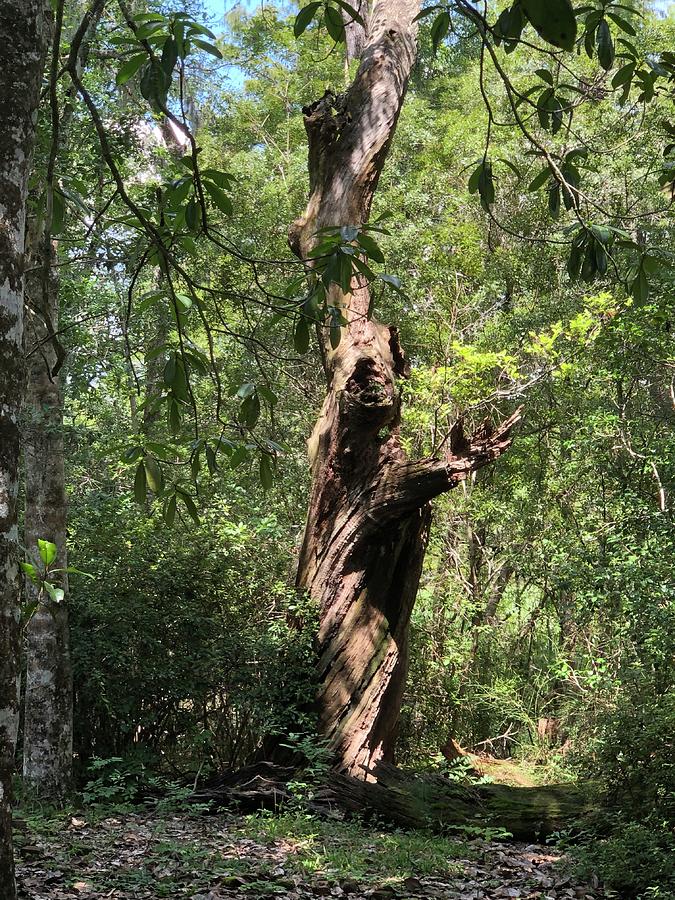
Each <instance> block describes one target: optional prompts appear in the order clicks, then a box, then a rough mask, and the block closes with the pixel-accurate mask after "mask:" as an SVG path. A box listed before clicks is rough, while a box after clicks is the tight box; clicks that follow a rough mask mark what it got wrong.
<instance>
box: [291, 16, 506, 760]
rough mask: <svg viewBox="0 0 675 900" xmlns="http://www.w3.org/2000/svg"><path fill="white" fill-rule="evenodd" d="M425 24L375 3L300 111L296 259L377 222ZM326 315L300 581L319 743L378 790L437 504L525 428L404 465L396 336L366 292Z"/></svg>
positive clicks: (483, 432) (459, 436)
mask: <svg viewBox="0 0 675 900" xmlns="http://www.w3.org/2000/svg"><path fill="white" fill-rule="evenodd" d="M418 11H419V2H412V0H407V2H404V0H397V2H391V0H389V2H384V0H380V2H378V3H375V4H374V8H373V10H372V14H371V16H370V18H369V22H368V35H367V39H366V44H365V48H364V50H363V53H362V56H361V61H360V65H359V68H358V71H357V74H356V76H355V79H354V81H353V83H352V85H351V87H350V88H349V90H348V91H347V93H346V94H345V95H343V96H340V97H337V96H335V95H334V94H332V93H330V92H327V93H326V94H325V95H324V97H323V98H321V99H320V100H318V101H317V102H316V103H314V104H312V105H311V106H309V107H306V108H305V110H304V114H305V127H306V131H307V136H308V144H309V179H310V197H309V201H308V205H307V208H306V210H305V212H304V214H303V215H302V216H301V217H300V218H299V219H298V220H297V221H296V222H295V223H294V224H293V226H292V227H291V229H290V231H289V242H290V244H291V247H292V248H293V250H294V251H295V252H296V253H297V254H298V255H299V256H300V257H301V258H304V259H307V258H308V254H309V252H310V251H311V249H312V246H313V244H314V242H315V232H316V230H317V229H319V228H322V227H325V226H338V225H339V226H342V225H357V226H360V225H362V224H363V223H365V222H366V221H367V219H368V215H369V212H370V206H371V202H372V198H373V194H374V191H375V189H376V186H377V182H378V179H379V176H380V173H381V171H382V167H383V165H384V161H385V158H386V156H387V152H388V149H389V146H390V143H391V140H392V137H393V134H394V130H395V127H396V123H397V120H398V116H399V113H400V110H401V106H402V104H403V100H404V97H405V93H406V88H407V84H408V78H409V75H410V71H411V68H412V65H413V62H414V58H415V41H416V25H415V23H414V22H413V19H414V17H415V15H416V14H417V12H418ZM330 303H331V304H332V305H339V306H340V307H341V308H342V309H343V312H344V316H345V318H346V319H347V321H348V325H347V326H345V327H344V328H343V329H342V339H341V341H340V343H339V345H338V347H337V348H335V349H333V348H331V346H330V344H329V343H328V342H326V341H325V340H324V342H323V357H324V360H325V369H326V377H327V381H328V394H327V396H326V399H325V402H324V405H323V409H322V411H321V414H320V417H319V420H318V422H317V424H316V427H315V429H314V432H313V434H312V437H311V438H310V441H309V452H310V461H311V466H312V473H313V485H312V491H311V498H310V504H309V513H308V518H307V524H306V530H305V536H304V542H303V547H302V551H301V556H300V562H299V569H298V578H297V581H298V585H299V587H301V588H303V589H306V590H307V591H309V593H310V594H311V596H312V597H313V598H314V599H315V600H316V602H317V603H318V605H319V609H320V627H319V633H318V648H319V681H320V687H319V697H318V703H319V716H320V727H321V730H322V732H323V733H324V735H325V736H326V737H327V739H328V744H329V747H330V748H331V750H332V751H333V753H334V754H335V758H336V763H337V765H338V766H339V767H340V768H342V769H344V770H346V771H347V772H349V773H352V774H354V775H357V776H358V777H369V775H368V773H369V772H370V771H371V770H372V769H373V767H374V766H375V765H376V764H377V763H378V762H380V761H385V762H389V761H391V760H392V758H393V750H394V743H395V738H396V731H397V726H398V718H399V711H400V705H401V697H402V691H403V686H404V680H405V674H406V669H407V654H408V631H409V623H410V615H411V612H412V608H413V603H414V600H415V594H416V591H417V586H418V582H419V577H420V571H421V568H422V562H423V559H424V553H425V549H426V541H427V535H428V530H429V523H430V518H431V508H430V505H429V501H430V500H432V498H433V497H435V496H437V495H438V494H441V493H443V492H444V491H447V490H449V489H450V488H452V487H453V486H454V485H456V484H458V483H459V482H460V481H461V480H462V479H463V478H465V477H466V475H467V473H468V472H470V471H473V470H474V469H476V468H478V467H480V466H482V465H485V464H486V463H488V462H489V461H491V460H492V459H494V458H496V457H497V456H499V454H500V453H502V452H503V451H504V450H505V449H506V447H507V446H508V443H509V437H508V435H509V430H510V428H511V427H512V425H513V424H514V422H515V421H516V418H517V416H516V417H513V418H512V419H511V420H509V421H508V422H506V423H504V425H503V426H502V427H500V428H499V429H497V430H496V431H494V432H492V431H491V430H490V428H489V427H487V426H485V427H484V428H482V429H480V430H479V432H478V433H477V434H475V435H474V436H473V437H472V438H466V437H465V436H464V434H463V431H462V428H461V425H457V426H456V427H455V428H454V429H453V433H452V434H451V436H450V439H449V442H448V448H447V451H446V453H445V454H444V455H443V457H442V458H441V457H439V458H434V459H424V460H418V461H410V460H407V459H406V458H405V454H404V453H403V450H402V448H401V444H400V436H399V422H400V386H399V384H400V379H401V378H403V377H405V375H406V371H407V363H406V360H405V356H404V353H403V350H402V348H401V346H400V344H399V340H398V334H397V331H396V329H395V328H393V327H387V326H385V325H383V324H381V323H379V322H377V321H375V320H373V319H369V318H368V310H369V306H370V295H369V291H368V289H367V287H365V286H364V285H363V283H361V282H357V281H356V280H354V281H353V282H352V285H351V292H350V293H349V294H347V295H343V294H342V293H340V292H339V290H338V289H337V288H336V287H334V288H333V289H332V292H331V296H330Z"/></svg>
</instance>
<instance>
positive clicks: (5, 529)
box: [0, 0, 48, 900]
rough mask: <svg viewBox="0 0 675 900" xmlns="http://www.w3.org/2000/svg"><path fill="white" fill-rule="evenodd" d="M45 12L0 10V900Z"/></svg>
mask: <svg viewBox="0 0 675 900" xmlns="http://www.w3.org/2000/svg"><path fill="white" fill-rule="evenodd" d="M47 10H48V7H47V6H45V5H43V3H42V0H2V3H0V900H14V897H15V896H16V888H15V884H14V862H13V854H12V813H11V809H12V803H11V800H12V790H11V789H12V771H13V768H14V749H15V742H16V723H17V718H18V714H19V681H18V679H19V659H18V657H19V619H20V616H19V586H20V577H19V565H18V532H17V492H18V478H19V413H20V409H21V401H22V393H23V380H24V378H23V289H24V278H23V271H24V241H25V224H26V195H27V189H28V174H29V171H30V160H31V153H32V150H33V143H34V138H35V119H36V110H37V104H38V93H39V87H40V80H41V77H42V67H43V62H44V54H45V49H46V38H47V23H48V12H47Z"/></svg>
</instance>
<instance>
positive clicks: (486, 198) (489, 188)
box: [478, 160, 495, 209]
mask: <svg viewBox="0 0 675 900" xmlns="http://www.w3.org/2000/svg"><path fill="white" fill-rule="evenodd" d="M478 193H479V194H480V202H481V206H482V207H483V209H489V207H490V206H492V204H493V203H494V202H495V183H494V181H493V179H492V164H491V163H490V161H489V160H485V162H484V163H483V167H482V169H481V173H480V177H479V179H478Z"/></svg>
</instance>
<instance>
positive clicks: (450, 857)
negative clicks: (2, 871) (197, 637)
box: [16, 808, 616, 900]
mask: <svg viewBox="0 0 675 900" xmlns="http://www.w3.org/2000/svg"><path fill="white" fill-rule="evenodd" d="M487 837H490V835H489V834H487V835H486V834H483V835H482V836H481V837H480V838H472V836H471V835H462V836H452V837H444V836H438V835H433V834H430V833H427V832H421V831H417V832H404V831H398V830H395V831H391V830H389V829H384V828H377V827H374V826H373V825H372V824H371V825H364V824H361V823H358V822H354V821H352V822H345V821H341V820H335V821H333V820H327V819H319V818H314V817H310V816H307V815H305V814H302V813H290V812H289V813H285V814H280V815H271V814H269V815H264V814H258V815H255V816H236V815H233V814H231V813H219V814H217V815H203V814H202V815H195V814H194V813H192V812H190V811H189V810H187V811H186V810H183V809H178V810H173V811H167V810H164V811H162V810H153V811H143V812H141V811H139V810H138V809H136V810H131V809H116V810H110V809H108V810H103V809H100V808H98V809H96V810H87V811H86V812H83V813H77V814H74V813H72V812H70V813H68V814H67V815H65V814H60V815H58V814H53V815H48V814H46V813H44V812H40V813H39V814H37V813H35V812H30V811H24V812H20V813H19V816H18V821H17V832H16V839H17V841H16V842H17V877H18V883H19V888H20V897H21V898H23V900H66V898H76V897H77V898H80V900H102V898H117V900H131V898H133V900H155V898H191V900H220V898H233V897H238V898H248V900H256V898H274V897H277V898H288V900H309V898H315V897H328V898H330V897H346V898H348V900H362V898H371V900H402V898H411V900H417V898H419V900H422V898H430V900H441V898H444V900H445V898H447V900H460V898H461V900H503V898H516V900H517V898H522V900H535V898H537V900H563V898H564V900H568V898H572V900H574V898H578V900H595V898H600V897H609V896H611V895H610V894H609V893H608V892H603V891H602V890H601V889H600V888H598V887H597V886H595V887H594V886H591V885H588V884H583V883H581V882H580V881H579V880H578V879H576V878H575V877H574V876H573V875H572V874H571V870H570V866H569V864H568V861H567V860H566V859H565V857H564V856H563V854H562V853H559V852H557V851H555V850H553V849H551V848H550V847H547V846H545V845H538V844H530V845H526V844H522V843H512V842H502V841H497V840H494V839H493V840H487V839H486V838H487ZM614 896H616V895H614Z"/></svg>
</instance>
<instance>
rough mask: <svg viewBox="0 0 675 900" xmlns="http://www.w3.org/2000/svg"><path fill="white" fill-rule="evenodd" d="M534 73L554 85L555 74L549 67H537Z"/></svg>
mask: <svg viewBox="0 0 675 900" xmlns="http://www.w3.org/2000/svg"><path fill="white" fill-rule="evenodd" d="M534 74H535V75H538V76H539V77H540V78H541V80H542V81H545V82H546V83H547V84H550V85H551V87H553V75H552V74H551V73H550V72H549V70H548V69H535V70H534Z"/></svg>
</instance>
